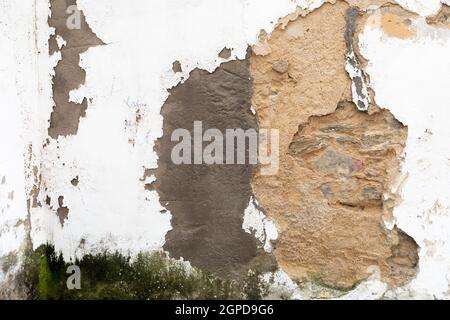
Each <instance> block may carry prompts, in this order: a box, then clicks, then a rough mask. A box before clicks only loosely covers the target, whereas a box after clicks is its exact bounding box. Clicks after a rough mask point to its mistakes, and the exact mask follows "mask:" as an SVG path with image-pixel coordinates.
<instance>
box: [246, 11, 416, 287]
mask: <svg viewBox="0 0 450 320" xmlns="http://www.w3.org/2000/svg"><path fill="white" fill-rule="evenodd" d="M352 13H355V14H356V13H357V12H356V11H350V14H352ZM350 18H351V17H350ZM353 18H354V16H353ZM299 20H301V24H300V23H299V24H298V25H301V26H302V29H303V36H302V37H295V36H294V37H293V36H292V33H289V32H287V30H289V24H288V25H287V26H286V29H285V30H283V29H282V28H281V27H280V28H278V29H277V30H275V31H274V32H273V33H272V35H271V37H270V40H269V44H270V47H271V50H272V52H271V53H270V54H269V55H266V56H257V55H254V56H252V63H251V66H252V69H251V70H252V77H253V79H254V89H253V92H254V95H253V106H254V107H255V109H256V111H257V115H258V118H259V124H260V125H261V126H264V127H269V128H277V129H279V130H280V171H279V174H278V176H276V177H267V176H262V175H259V174H257V175H256V176H255V178H254V179H253V189H254V192H255V195H256V197H257V199H258V201H259V202H260V204H261V206H262V207H263V208H264V209H265V210H266V212H267V216H268V217H269V218H270V219H272V220H273V221H274V222H275V223H276V225H277V228H278V229H279V240H278V242H277V246H276V249H275V255H276V257H277V260H278V263H279V264H280V267H281V268H282V269H283V270H284V271H286V272H287V273H288V274H289V275H290V276H292V277H293V278H295V279H298V280H306V279H309V280H311V281H316V282H319V283H322V284H324V285H327V286H332V287H339V288H346V289H349V288H352V287H353V286H354V285H356V284H357V283H359V282H360V281H361V280H364V279H366V278H368V277H369V275H370V273H368V272H367V270H368V268H369V267H371V266H372V265H376V266H378V268H380V270H381V271H380V272H381V277H382V278H381V280H382V281H385V282H387V283H389V284H391V285H394V286H399V285H403V284H405V283H406V282H408V281H409V280H410V279H411V277H412V276H413V275H414V274H415V271H416V269H415V268H416V265H417V251H416V244H415V243H414V241H413V240H412V239H411V238H409V237H408V236H405V237H404V236H403V233H402V232H401V231H400V230H397V229H396V228H395V227H394V228H393V229H392V230H387V229H385V228H384V226H383V220H384V218H385V216H389V215H390V214H391V211H390V210H392V207H391V205H390V202H391V201H387V199H385V196H386V195H388V194H389V195H390V196H395V195H392V194H391V191H390V190H391V185H392V184H393V183H394V182H395V179H396V176H397V172H398V168H399V166H400V160H401V156H402V152H403V144H404V140H405V139H406V128H404V127H403V126H402V125H401V123H399V122H398V121H397V120H396V119H395V118H393V117H392V115H390V114H389V113H388V112H376V111H375V112H374V113H372V114H371V115H369V114H367V113H361V112H358V111H357V110H356V108H355V107H354V105H353V104H352V103H349V102H347V101H348V100H351V95H350V86H351V83H350V81H349V79H348V77H347V75H346V74H345V70H344V68H343V65H344V63H345V62H344V60H343V58H342V57H343V56H345V53H346V52H348V50H349V48H350V49H352V47H353V33H354V26H352V23H353V21H349V11H348V6H347V5H346V4H345V3H343V2H338V3H336V4H334V5H330V4H325V5H323V6H322V7H321V8H320V9H318V10H315V11H314V12H312V13H309V14H308V15H307V16H305V17H300V18H299ZM350 20H351V19H350ZM291 23H292V22H291ZM296 28H298V26H296ZM297 32H298V30H297ZM337 34H341V35H342V36H341V37H336V35H337ZM312 52H314V54H311V53H312ZM280 59H282V60H284V61H288V62H289V73H286V74H279V73H276V72H273V70H272V66H273V63H274V61H277V60H280ZM398 246H400V247H401V248H402V250H398V249H397V248H398ZM405 247H406V248H408V249H407V250H403V248H405Z"/></svg>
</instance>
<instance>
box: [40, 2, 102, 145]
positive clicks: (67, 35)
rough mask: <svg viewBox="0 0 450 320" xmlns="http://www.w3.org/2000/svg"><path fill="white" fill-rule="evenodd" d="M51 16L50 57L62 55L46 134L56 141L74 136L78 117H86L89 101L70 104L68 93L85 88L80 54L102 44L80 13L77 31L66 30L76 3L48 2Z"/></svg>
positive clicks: (75, 29)
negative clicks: (61, 43)
mask: <svg viewBox="0 0 450 320" xmlns="http://www.w3.org/2000/svg"><path fill="white" fill-rule="evenodd" d="M50 4H51V16H50V17H49V19H48V24H49V26H50V27H53V28H55V35H53V36H52V37H50V39H49V51H50V54H53V53H54V52H61V60H60V61H59V62H58V64H57V65H56V67H55V75H54V77H53V100H54V103H55V105H54V107H53V112H52V114H51V117H50V127H49V129H48V134H49V135H50V136H51V137H52V138H54V139H57V138H58V137H59V136H67V135H73V134H76V133H77V131H78V124H79V121H80V118H81V117H84V116H85V114H86V108H87V106H88V101H87V99H86V98H84V100H83V101H82V102H81V103H76V102H70V101H69V94H70V91H72V90H74V89H78V88H79V87H80V85H82V84H84V82H85V79H86V72H85V70H83V69H82V68H81V67H80V66H79V63H80V54H81V53H83V52H85V51H87V50H88V49H89V48H90V47H94V46H98V45H103V44H104V43H103V42H102V41H101V40H100V39H99V38H98V37H97V36H96V35H95V33H94V32H93V31H92V30H91V28H90V27H89V25H88V24H87V22H86V18H85V16H84V14H83V12H82V11H80V15H79V18H80V28H79V29H78V28H74V29H72V28H69V27H68V26H67V21H68V19H69V17H70V12H69V13H67V9H68V8H69V7H70V6H76V4H77V1H76V0H50ZM58 36H59V37H61V38H62V39H63V40H64V41H65V42H66V43H65V44H63V45H62V47H61V48H59V46H58V41H57V37H58Z"/></svg>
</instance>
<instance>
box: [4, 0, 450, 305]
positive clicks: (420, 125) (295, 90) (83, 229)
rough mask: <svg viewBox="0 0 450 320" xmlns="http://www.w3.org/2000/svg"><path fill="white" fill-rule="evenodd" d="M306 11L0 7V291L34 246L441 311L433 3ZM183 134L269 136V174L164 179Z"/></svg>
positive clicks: (236, 3)
mask: <svg viewBox="0 0 450 320" xmlns="http://www.w3.org/2000/svg"><path fill="white" fill-rule="evenodd" d="M323 2H325V1H320V0H315V1H314V0H297V1H288V0H277V1H270V0H264V1H261V0H247V1H244V0H233V1H229V0H228V1H225V0H223V1H222V0H216V1H206V0H189V1H186V0H184V1H181V0H176V1H157V0H152V1H147V0H135V1H133V2H130V1H121V0H114V1H111V0H97V1H88V0H51V1H49V2H47V1H31V0H27V1H25V0H24V1H20V4H19V5H17V3H16V2H14V3H13V1H10V0H0V44H1V46H2V48H7V49H6V50H2V52H1V53H0V84H1V87H2V91H1V92H0V96H1V106H0V113H1V114H0V148H1V152H0V257H1V258H0V259H1V260H0V261H1V266H2V268H1V269H0V283H1V284H2V285H1V286H0V291H1V294H2V295H3V296H5V297H13V296H14V295H16V294H18V293H12V292H11V288H14V285H15V284H16V283H15V282H16V281H15V280H14V274H15V273H17V271H18V268H19V266H20V261H21V254H20V253H21V252H23V251H24V250H25V249H26V248H30V247H33V248H37V247H39V245H41V244H43V243H46V242H51V243H54V244H55V247H56V249H57V250H61V251H62V252H63V254H64V256H65V257H66V258H70V257H74V256H78V257H80V256H82V255H83V254H85V253H88V252H97V251H100V250H102V249H108V250H119V251H121V252H123V253H130V254H132V255H135V254H136V253H138V252H140V251H152V250H165V251H167V252H168V253H169V254H170V255H171V256H172V257H174V258H176V259H185V260H187V261H189V262H190V263H192V264H193V265H194V266H199V267H202V268H206V269H208V270H211V271H219V272H230V271H233V272H235V273H236V274H243V273H245V272H247V270H248V269H249V268H258V269H259V270H260V271H263V272H267V273H266V278H267V279H268V280H270V282H271V283H272V287H271V288H272V289H273V290H272V294H274V295H280V294H283V295H288V296H289V297H291V298H314V297H334V298H336V297H342V298H381V297H387V298H403V297H425V298H433V297H437V298H447V297H448V292H449V291H448V290H449V280H448V279H449V278H450V261H449V259H448V257H449V256H450V233H449V232H448V231H447V229H448V227H450V221H448V218H447V216H448V214H447V213H448V211H449V206H450V203H449V202H450V200H449V199H450V195H449V193H448V191H447V190H448V189H447V187H446V186H447V184H448V181H450V162H449V161H450V160H449V159H450V150H449V147H448V143H447V141H446V140H447V138H448V137H449V136H450V132H449V129H447V125H446V118H447V117H446V112H448V111H447V109H448V108H449V107H450V106H449V101H450V99H449V98H450V97H449V93H448V90H447V86H448V85H447V84H448V80H447V78H448V74H449V72H450V64H449V59H448V56H449V54H450V41H449V36H450V29H449V25H450V19H449V9H448V7H447V6H445V5H443V3H446V4H447V5H450V2H449V1H439V0H433V1H430V0H428V1H425V0H423V1H411V0H401V1H400V0H397V1H396V2H394V1H389V3H388V2H387V1H382V0H367V1H351V0H349V1H329V3H325V4H323ZM70 5H76V6H77V7H78V8H79V9H81V10H82V14H81V18H82V19H81V22H82V23H81V29H79V30H68V29H67V28H66V26H65V19H66V18H67V13H65V10H66V8H67V7H68V6H70ZM18 10H20V12H23V14H21V15H20V18H18V17H17V11H18ZM249 47H250V48H251V50H249ZM194 121H203V122H204V124H205V129H206V128H218V129H220V130H225V129H226V128H228V127H230V126H231V127H233V128H234V127H241V128H243V129H246V128H255V129H257V130H261V129H262V128H267V129H277V130H279V138H280V145H279V170H278V172H277V173H276V174H275V175H270V176H268V175H264V174H262V173H261V171H260V170H259V169H260V167H257V166H249V165H237V166H234V167H233V166H232V167H229V166H227V165H217V166H214V165H213V166H206V165H203V166H202V165H201V166H197V165H189V166H176V165H174V164H173V163H172V162H171V161H170V151H171V149H172V145H173V142H171V141H170V137H171V133H172V132H173V130H175V129H176V128H186V129H188V130H192V127H193V122H194ZM276 270H278V271H276ZM274 271H276V272H274Z"/></svg>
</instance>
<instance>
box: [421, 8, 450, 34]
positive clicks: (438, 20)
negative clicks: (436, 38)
mask: <svg viewBox="0 0 450 320" xmlns="http://www.w3.org/2000/svg"><path fill="white" fill-rule="evenodd" d="M427 23H428V24H431V25H433V26H437V27H442V28H448V29H450V6H447V5H445V4H443V5H442V8H441V10H440V11H439V12H438V13H437V14H436V15H434V16H432V17H427Z"/></svg>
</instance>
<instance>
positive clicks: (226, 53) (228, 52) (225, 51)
mask: <svg viewBox="0 0 450 320" xmlns="http://www.w3.org/2000/svg"><path fill="white" fill-rule="evenodd" d="M230 57H231V49H229V48H223V49H222V51H220V52H219V58H222V59H229V58H230Z"/></svg>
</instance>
